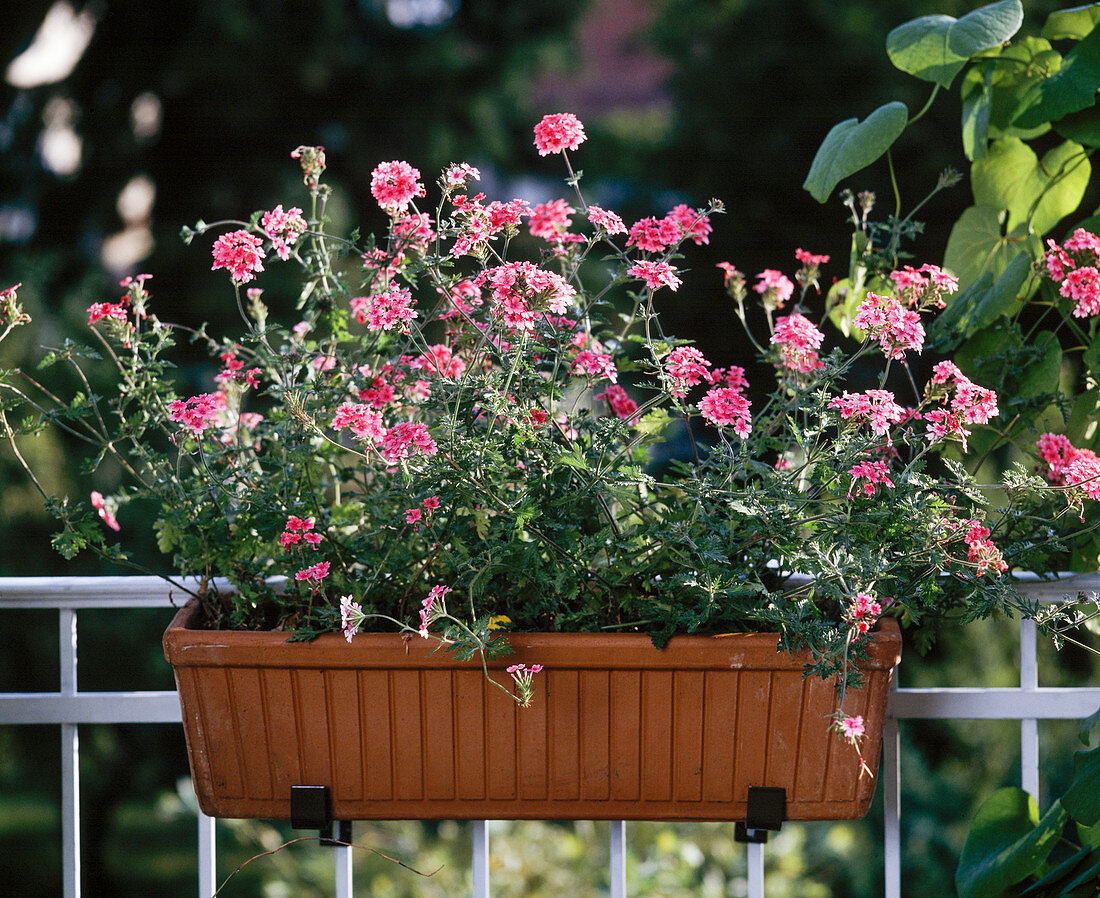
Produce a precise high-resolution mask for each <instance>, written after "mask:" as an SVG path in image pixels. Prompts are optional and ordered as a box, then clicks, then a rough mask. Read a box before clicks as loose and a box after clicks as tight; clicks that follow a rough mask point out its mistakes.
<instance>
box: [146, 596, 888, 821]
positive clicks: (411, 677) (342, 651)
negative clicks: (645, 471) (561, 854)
mask: <svg viewBox="0 0 1100 898" xmlns="http://www.w3.org/2000/svg"><path fill="white" fill-rule="evenodd" d="M196 612H197V605H196V604H195V603H194V602H191V603H189V604H188V605H187V606H185V607H184V608H183V609H181V610H180V612H179V613H178V614H177V615H176V618H175V619H174V620H173V622H172V624H171V626H170V627H169V628H168V630H167V632H166V633H165V636H164V649H165V655H166V657H167V658H168V660H169V662H170V663H171V664H172V666H173V668H174V669H175V674H176V683H177V686H178V688H179V695H180V703H181V705H182V708H183V721H184V729H185V732H186V736H187V746H188V751H189V754H190V759H191V771H192V774H193V777H194V781H195V791H196V792H197V794H198V799H199V804H200V806H201V807H202V809H203V811H205V812H206V813H207V814H209V815H211V816H215V817H251V818H273V819H288V818H289V817H290V788H291V786H295V785H324V786H328V787H329V788H330V790H331V792H332V796H333V813H334V817H335V818H336V819H345V820H379V819H394V820H397V819H482V818H485V819H597V820H598V819H626V820H740V819H743V818H744V816H745V805H746V798H747V794H748V788H749V786H780V787H783V788H784V789H786V792H787V819H790V820H840V819H852V818H856V817H861V816H863V815H864V814H866V812H867V808H868V806H869V805H870V802H871V796H872V794H873V793H874V786H875V778H874V776H866V775H864V776H863V777H862V778H861V777H860V775H859V762H858V759H857V757H856V754H855V752H854V751H853V750H852V749H851V748H850V747H849V746H847V745H846V744H845V743H843V742H841V741H840V740H839V739H838V738H837V737H836V735H835V734H834V733H832V732H830V731H829V730H828V723H829V720H828V718H829V715H830V714H831V713H832V711H833V703H834V689H833V685H832V683H829V682H823V681H821V680H819V679H813V678H811V679H803V677H802V670H803V666H804V664H805V662H806V659H805V658H800V657H791V656H788V655H781V654H777V652H776V637H775V636H768V635H730V636H717V637H707V636H681V637H676V638H674V639H673V640H672V641H671V642H670V643H669V645H668V646H667V647H666V648H665V649H662V650H657V649H655V648H654V647H653V645H652V643H651V642H650V639H649V637H648V636H645V635H642V634H633V633H629V634H627V633H620V634H608V635H600V634H560V633H548V634H510V635H509V642H510V643H511V644H512V646H513V647H514V648H515V650H516V651H515V653H514V654H512V655H508V656H507V658H506V659H498V660H497V661H493V662H490V670H491V672H492V674H493V677H494V679H495V680H497V682H499V683H501V684H503V685H505V686H510V684H511V679H510V677H509V675H508V674H507V673H505V671H504V668H505V667H506V666H508V665H511V664H516V663H525V664H542V665H544V668H545V670H544V672H543V673H540V674H538V675H537V676H536V678H535V683H536V685H537V691H536V694H535V699H534V701H533V703H532V705H531V706H530V707H529V708H520V707H518V706H517V705H516V704H515V702H514V701H512V700H511V699H510V698H509V697H508V696H507V695H505V694H504V693H502V692H501V691H500V690H499V689H497V688H496V687H495V686H493V685H492V684H490V683H488V682H486V680H485V675H484V673H483V672H482V668H481V664H480V662H479V661H470V662H455V661H453V660H451V659H450V658H449V657H448V656H447V655H446V654H445V653H444V652H436V653H435V654H431V649H432V648H433V647H434V646H435V645H436V643H435V641H434V640H432V641H430V642H429V641H426V640H422V639H420V638H418V637H414V638H412V639H410V640H406V639H403V638H402V637H401V636H399V635H396V634H360V635H358V636H356V637H355V639H354V641H353V642H352V644H351V645H349V644H348V643H347V642H346V641H345V640H344V639H343V638H342V637H341V636H339V635H338V634H330V635H326V636H322V637H320V638H319V639H317V640H314V641H313V642H308V643H306V642H295V643H290V642H287V641H286V634H283V633H250V632H227V631H209V630H194V629H188V622H189V621H190V620H191V619H192V617H193V616H194V615H195V613H196ZM871 654H872V659H871V661H870V663H869V664H867V665H866V666H865V667H864V670H865V680H866V686H865V688H864V689H862V690H860V691H859V692H856V693H849V696H848V699H847V701H846V702H845V712H846V713H848V714H859V715H862V717H863V718H864V721H865V724H866V728H867V738H866V741H865V743H864V745H865V748H864V754H865V757H866V760H867V763H868V765H869V766H870V767H871V770H872V773H874V774H877V770H878V760H879V744H880V740H881V736H882V725H883V718H884V715H885V708H886V699H887V693H888V690H889V683H890V677H891V674H892V671H893V668H894V667H895V666H896V665H897V663H898V661H899V659H900V654H901V637H900V634H899V632H898V628H897V625H896V623H895V622H894V621H892V620H885V621H883V625H882V628H881V630H880V631H879V632H877V633H876V634H875V637H874V645H873V648H872V650H871Z"/></svg>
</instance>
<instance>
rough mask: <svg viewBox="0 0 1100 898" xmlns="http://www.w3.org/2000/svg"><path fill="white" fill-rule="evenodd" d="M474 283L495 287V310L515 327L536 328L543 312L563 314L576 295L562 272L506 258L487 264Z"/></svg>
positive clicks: (523, 328)
mask: <svg viewBox="0 0 1100 898" xmlns="http://www.w3.org/2000/svg"><path fill="white" fill-rule="evenodd" d="M474 283H475V284H476V285H477V286H481V285H483V284H486V283H488V285H489V286H490V287H492V291H493V292H492V299H493V302H494V308H493V312H494V314H495V315H496V316H497V317H499V318H501V319H502V320H503V321H504V323H505V324H506V325H508V326H509V327H514V328H515V329H516V330H526V331H531V330H534V328H535V322H536V321H538V319H539V315H540V313H543V312H550V313H551V314H554V315H561V314H563V313H564V312H566V311H567V310H568V309H569V307H570V306H571V305H572V304H573V300H574V297H575V296H576V295H577V291H576V289H575V288H574V287H573V286H572V285H571V284H569V283H568V282H566V280H565V278H563V277H562V276H561V275H560V274H557V273H555V272H552V271H546V270H545V269H544V268H539V267H538V266H537V265H534V264H533V263H531V262H506V263H504V264H503V265H498V266H497V267H496V268H488V269H486V270H484V271H482V272H481V274H479V275H478V276H477V278H476V279H475V280H474Z"/></svg>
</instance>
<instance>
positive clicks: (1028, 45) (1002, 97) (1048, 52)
mask: <svg viewBox="0 0 1100 898" xmlns="http://www.w3.org/2000/svg"><path fill="white" fill-rule="evenodd" d="M993 53H994V51H990V53H989V54H985V55H986V56H989V57H991V61H990V62H983V63H982V64H981V65H977V66H973V67H972V68H970V69H967V72H966V75H965V76H964V78H965V79H969V78H971V77H972V73H977V72H981V71H982V70H983V69H984V70H992V73H993V95H992V98H991V102H990V110H989V126H990V136H991V137H993V138H997V137H1010V136H1011V137H1019V138H1022V139H1023V140H1030V139H1031V138H1033V137H1038V136H1039V135H1040V134H1043V133H1045V132H1046V131H1049V130H1050V123H1049V122H1042V123H1041V124H1039V125H1037V126H1036V127H1034V128H1018V127H1016V126H1015V125H1014V124H1013V120H1014V119H1015V118H1016V116H1017V115H1018V114H1019V112H1020V104H1021V103H1022V102H1023V99H1024V96H1025V95H1026V94H1027V92H1028V90H1030V89H1031V87H1032V86H1033V85H1035V84H1038V83H1039V82H1040V81H1042V80H1043V79H1044V78H1049V77H1050V76H1051V75H1054V74H1057V72H1058V71H1059V70H1060V69H1061V67H1062V54H1061V53H1059V52H1058V51H1057V50H1055V49H1054V48H1053V47H1051V45H1050V41H1047V40H1043V39H1042V38H1039V37H1030V36H1027V37H1022V38H1018V39H1017V40H1015V41H1013V42H1012V43H1011V44H1009V45H1008V46H1005V47H1001V48H1000V49H999V50H998V51H996V55H995V56H992V54H993ZM964 84H965V81H964Z"/></svg>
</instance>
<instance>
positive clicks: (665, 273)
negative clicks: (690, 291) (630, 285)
mask: <svg viewBox="0 0 1100 898" xmlns="http://www.w3.org/2000/svg"><path fill="white" fill-rule="evenodd" d="M626 273H627V274H628V275H630V276H631V277H635V278H638V279H639V280H642V281H645V284H646V286H647V287H648V288H649V289H650V290H659V289H660V288H661V287H668V288H669V289H670V290H675V289H676V288H677V287H679V286H680V284H681V283H682V282H681V280H680V278H678V277H677V276H676V269H675V268H673V267H672V266H671V265H669V264H668V262H652V261H649V260H647V259H642V260H641V261H639V262H635V263H634V264H633V265H631V266H630V267H629V268H628V269H627V270H626Z"/></svg>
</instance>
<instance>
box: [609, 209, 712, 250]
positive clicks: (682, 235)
mask: <svg viewBox="0 0 1100 898" xmlns="http://www.w3.org/2000/svg"><path fill="white" fill-rule="evenodd" d="M600 211H601V212H602V210H600ZM605 214H606V213H605ZM615 219H616V221H617V223H618V224H619V225H622V221H621V220H620V219H619V218H618V216H615ZM593 220H594V219H593ZM712 230H713V228H711V225H710V219H709V218H708V217H707V216H706V215H704V214H703V213H702V212H699V211H698V210H697V209H692V208H691V206H688V205H686V204H685V203H681V204H680V205H678V206H676V207H674V208H673V209H672V210H670V211H669V212H668V214H666V215H665V217H664V218H653V217H649V218H643V219H640V220H639V221H636V222H634V224H633V225H631V226H630V232H629V236H628V238H627V241H626V245H627V246H635V247H637V248H638V249H640V250H641V251H642V252H646V253H662V252H664V251H665V250H666V249H668V248H669V247H670V246H674V245H675V244H677V243H679V242H680V241H681V240H686V239H688V238H691V240H692V241H693V242H694V243H695V244H696V245H697V246H701V245H702V244H704V243H709V242H710V237H709V236H708V235H709V234H710V232H711V231H712ZM608 233H616V231H612V230H611V229H610V228H609V229H608Z"/></svg>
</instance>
